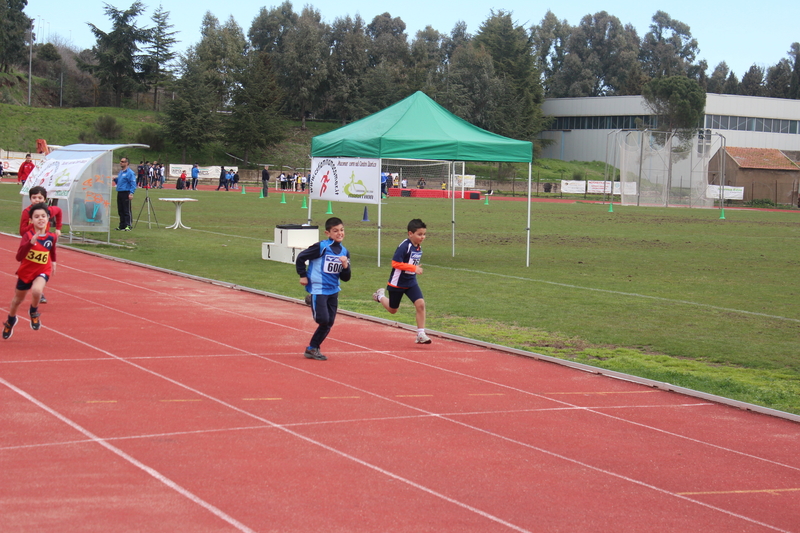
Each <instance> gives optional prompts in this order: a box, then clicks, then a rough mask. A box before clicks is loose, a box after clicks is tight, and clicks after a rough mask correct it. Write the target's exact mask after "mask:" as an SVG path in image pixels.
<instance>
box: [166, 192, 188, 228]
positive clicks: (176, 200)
mask: <svg viewBox="0 0 800 533" xmlns="http://www.w3.org/2000/svg"><path fill="white" fill-rule="evenodd" d="M159 200H161V201H162V202H172V203H173V204H175V223H174V224H173V225H171V226H167V229H178V228H184V229H192V228H190V227H189V226H184V225H183V222H181V206H182V205H183V202H196V201H197V199H196V198H159Z"/></svg>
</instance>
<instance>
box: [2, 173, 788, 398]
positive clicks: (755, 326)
mask: <svg viewBox="0 0 800 533" xmlns="http://www.w3.org/2000/svg"><path fill="white" fill-rule="evenodd" d="M151 194H152V196H153V197H154V198H157V197H160V196H176V195H177V191H175V190H171V191H170V190H164V191H157V192H152V193H151ZM191 194H192V195H193V196H196V197H197V198H198V199H199V202H197V203H193V204H189V205H187V206H186V207H185V209H184V222H185V223H186V224H187V225H189V226H191V227H192V228H193V229H192V230H191V231H185V230H181V231H174V230H166V229H164V226H166V225H169V224H171V223H172V222H173V220H174V208H173V207H172V205H171V204H165V203H162V202H157V201H156V202H154V204H155V207H156V209H157V216H158V220H159V222H160V223H161V228H158V229H157V228H155V227H153V229H147V226H146V224H142V223H141V222H140V224H139V227H138V228H137V229H136V230H134V231H133V232H131V233H124V234H119V233H117V232H112V236H111V237H112V240H113V242H116V243H121V244H125V247H122V248H118V247H108V246H100V247H92V249H94V250H98V251H101V252H102V253H106V254H109V255H114V256H119V257H124V258H127V259H131V260H134V261H139V262H142V263H147V264H152V265H157V266H161V267H165V268H170V269H174V270H179V271H182V272H187V273H191V274H195V275H198V276H204V277H208V278H213V279H219V280H224V281H228V282H234V283H238V284H241V285H244V286H248V287H253V288H257V289H261V290H266V291H270V292H274V293H279V294H285V295H288V296H293V297H297V298H301V297H302V296H303V295H304V292H303V289H302V287H301V286H300V285H299V283H298V281H297V275H296V273H295V272H294V267H293V266H292V265H288V264H282V263H275V262H269V261H263V260H262V259H261V255H260V254H261V242H263V241H271V240H272V234H273V228H274V227H275V225H276V224H284V223H302V222H305V219H306V211H305V210H303V209H302V208H301V201H302V199H301V198H300V197H299V196H287V198H286V203H285V204H281V203H280V200H281V197H280V195H279V194H274V193H273V194H271V195H270V197H269V198H267V199H259V197H258V194H257V192H255V191H251V192H250V193H249V194H246V195H242V194H241V193H240V192H229V193H223V192H205V191H197V192H192V193H191ZM141 201H142V199H141V198H140V196H139V195H137V198H136V201H135V204H134V217H135V216H136V215H137V214H138V212H139V208H140V207H141ZM313 205H314V213H313V222H314V224H319V225H323V224H324V220H325V219H326V218H327V215H326V214H325V212H326V209H327V203H326V202H315V203H314V204H313ZM19 206H20V203H19V197H18V189H17V187H16V186H13V185H2V186H0V207H1V208H2V209H0V213H2V215H0V230H2V231H6V232H9V233H14V232H15V230H16V228H17V225H18V220H19ZM114 211H116V210H114ZM333 211H334V213H335V215H336V216H339V217H341V218H342V219H343V220H344V222H345V229H346V232H347V236H346V238H345V241H344V242H345V245H346V246H347V247H348V248H349V249H350V250H351V254H352V256H353V266H354V275H353V279H352V281H350V282H349V283H347V284H344V290H343V291H342V293H341V296H340V306H341V307H342V308H345V309H349V310H353V311H357V312H360V313H365V314H371V315H375V316H383V317H388V314H386V313H385V312H384V311H383V310H382V309H381V308H380V306H379V305H378V304H377V303H375V302H373V301H372V300H371V298H370V297H371V294H372V292H373V291H374V290H375V289H377V288H378V287H381V286H384V285H385V282H386V278H387V275H388V270H389V269H388V266H387V265H388V264H389V263H390V261H391V256H392V253H393V252H394V249H395V247H396V246H397V244H398V243H399V242H400V241H401V240H402V239H403V238H405V225H406V223H407V222H408V220H409V219H411V218H415V217H420V218H422V219H423V220H424V221H425V222H426V223H427V224H428V239H427V240H426V242H425V245H424V250H425V255H424V258H423V264H424V265H425V266H426V270H425V273H424V275H422V276H420V283H421V286H422V288H423V290H424V292H425V299H426V301H427V303H428V327H429V328H431V329H435V330H440V331H446V332H450V333H454V334H458V335H464V336H469V337H472V338H477V339H481V340H485V341H489V342H496V343H499V344H503V345H506V346H511V347H515V348H521V349H526V350H531V351H535V352H538V353H543V354H547V355H554V356H557V357H561V358H566V359H571V360H576V361H580V362H584V363H588V364H591V365H595V366H600V367H604V368H609V369H613V370H617V371H621V372H626V373H630V374H634V375H638V376H642V377H647V378H650V379H655V380H659V381H665V382H669V383H673V384H676V385H680V386H684V387H689V388H693V389H696V390H701V391H705V392H709V393H712V394H718V395H721V396H726V397H729V398H734V399H738V400H742V401H746V402H751V403H755V404H759V405H764V406H768V407H772V408H775V409H780V410H784V411H788V412H792V413H800V356H798V352H799V351H800V350H798V348H800V288H798V267H800V259H798V255H797V251H796V249H795V248H794V247H795V246H796V244H797V242H798V237H800V213H798V212H760V211H744V210H730V209H729V210H726V212H725V214H726V218H725V220H720V216H719V215H720V213H719V211H716V210H689V209H663V208H635V207H624V208H623V207H620V206H615V207H614V212H612V213H610V212H609V211H608V206H607V205H599V204H586V203H577V204H557V203H544V202H542V203H535V204H534V205H533V209H532V222H531V265H530V267H526V266H525V237H526V236H525V227H526V214H525V211H526V204H525V203H524V202H512V201H499V200H498V201H492V202H491V203H490V205H484V202H483V201H458V202H457V203H456V227H457V235H456V254H455V257H453V256H452V240H451V239H452V237H451V235H452V234H451V204H450V203H449V201H443V200H424V199H420V200H417V199H411V198H391V199H389V200H386V201H385V204H384V206H383V220H382V226H383V230H382V249H381V264H382V266H381V267H380V268H378V267H377V229H376V227H377V206H369V218H370V220H371V222H362V216H363V211H364V206H363V205H359V204H344V203H342V204H334V205H333ZM102 238H105V236H103V237H102ZM62 244H64V243H62ZM4 268H5V269H7V270H11V269H13V265H5V266H4ZM53 283H55V284H57V283H58V280H57V278H56V279H54V281H53ZM10 296H11V288H10V287H9V288H8V297H9V298H10ZM394 318H395V319H397V320H399V321H401V322H405V323H409V324H411V323H413V319H414V317H413V308H412V306H411V305H408V304H404V305H402V306H401V310H400V312H399V313H398V314H397V315H394ZM165 319H166V320H169V318H165Z"/></svg>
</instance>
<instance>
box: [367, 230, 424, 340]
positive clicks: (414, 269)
mask: <svg viewBox="0 0 800 533" xmlns="http://www.w3.org/2000/svg"><path fill="white" fill-rule="evenodd" d="M427 231H428V230H427V227H426V226H425V223H424V222H423V221H422V220H420V219H418V218H415V219H414V220H412V221H411V222H409V223H408V238H407V239H406V240H404V241H403V242H401V243H400V246H398V247H397V250H396V251H395V252H394V257H392V273H391V274H389V282H388V284H387V287H386V289H385V290H384V289H378V290H377V291H375V294H373V295H372V298H373V299H374V300H375V301H376V302H378V303H380V304H381V305H383V307H384V308H385V309H386V310H387V311H389V312H390V313H391V314H395V313H396V312H397V309H398V308H399V307H400V300H402V299H403V295H404V294H405V295H406V296H408V298H409V300H411V301H412V302H414V308H415V309H416V315H417V316H416V318H417V340H416V343H417V344H430V343H431V339H430V338H428V336H427V335H425V300H424V299H423V298H422V289H420V288H419V284H418V283H417V274H422V265H420V263H421V262H422V247H421V244H422V241H424V240H425V234H426V233H427ZM385 291H389V296H388V297H386V296H385Z"/></svg>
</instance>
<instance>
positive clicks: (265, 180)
mask: <svg viewBox="0 0 800 533" xmlns="http://www.w3.org/2000/svg"><path fill="white" fill-rule="evenodd" d="M261 192H262V194H263V195H264V198H266V197H267V196H268V195H269V167H268V166H267V165H264V170H262V171H261Z"/></svg>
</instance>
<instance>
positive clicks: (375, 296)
mask: <svg viewBox="0 0 800 533" xmlns="http://www.w3.org/2000/svg"><path fill="white" fill-rule="evenodd" d="M385 292H386V289H378V290H377V291H375V292H374V293H373V294H372V299H373V300H375V301H376V302H378V303H380V302H381V298H383V296H384V294H385Z"/></svg>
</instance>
